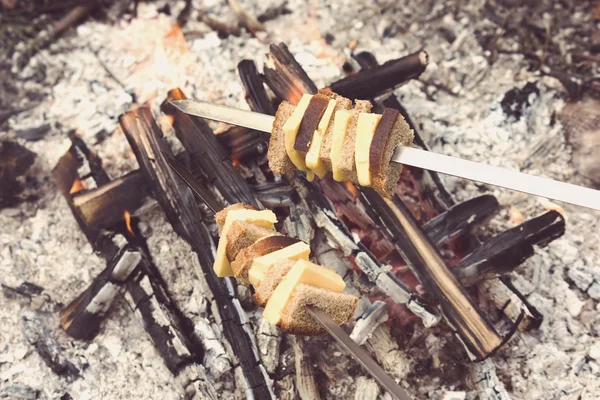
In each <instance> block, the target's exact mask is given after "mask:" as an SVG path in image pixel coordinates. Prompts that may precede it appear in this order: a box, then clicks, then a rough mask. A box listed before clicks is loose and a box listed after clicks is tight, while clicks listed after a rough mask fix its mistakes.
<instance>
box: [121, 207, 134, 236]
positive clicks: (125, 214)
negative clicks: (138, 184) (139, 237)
mask: <svg viewBox="0 0 600 400" xmlns="http://www.w3.org/2000/svg"><path fill="white" fill-rule="evenodd" d="M123 217H124V218H125V226H127V232H129V233H130V234H131V236H135V233H133V229H131V214H130V213H129V211H127V210H125V211H124V212H123Z"/></svg>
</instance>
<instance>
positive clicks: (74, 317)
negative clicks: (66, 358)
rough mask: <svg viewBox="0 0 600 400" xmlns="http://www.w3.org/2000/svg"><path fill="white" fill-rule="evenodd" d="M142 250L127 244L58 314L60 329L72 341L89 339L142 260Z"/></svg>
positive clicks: (98, 327)
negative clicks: (71, 338) (72, 339)
mask: <svg viewBox="0 0 600 400" xmlns="http://www.w3.org/2000/svg"><path fill="white" fill-rule="evenodd" d="M142 257H143V256H142V250H141V249H137V248H134V247H132V246H129V245H126V246H124V247H123V248H122V250H121V251H120V252H119V253H118V254H116V255H115V256H114V257H113V258H112V259H111V260H109V261H108V265H107V267H106V268H105V269H104V271H102V272H101V273H100V275H98V276H97V277H96V278H94V280H93V282H92V283H91V284H90V286H89V287H88V288H87V289H86V290H85V291H83V292H82V293H81V294H80V295H79V296H77V297H76V298H75V299H74V300H73V301H71V303H69V304H68V305H67V306H66V307H65V308H63V309H62V310H61V312H60V326H61V327H62V328H63V330H64V331H65V332H66V333H67V334H68V335H69V336H71V337H73V338H75V339H82V340H90V339H92V338H93V337H94V336H96V334H97V333H98V331H99V330H100V324H101V323H102V320H103V319H104V315H105V314H106V312H107V311H108V310H109V308H110V306H111V304H112V302H113V300H114V299H115V297H116V296H117V295H118V294H119V293H120V292H121V288H122V287H123V285H124V283H125V281H126V280H127V279H128V278H129V276H130V275H131V273H132V272H133V270H134V269H135V268H136V267H137V266H138V264H139V263H140V262H141V261H142Z"/></svg>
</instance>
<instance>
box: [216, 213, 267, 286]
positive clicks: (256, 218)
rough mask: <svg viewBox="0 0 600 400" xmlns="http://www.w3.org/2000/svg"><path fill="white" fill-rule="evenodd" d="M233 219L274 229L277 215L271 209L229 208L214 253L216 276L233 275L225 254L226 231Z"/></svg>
mask: <svg viewBox="0 0 600 400" xmlns="http://www.w3.org/2000/svg"><path fill="white" fill-rule="evenodd" d="M235 221H246V222H250V223H251V224H255V225H258V226H262V227H264V228H268V229H274V225H275V222H277V217H276V216H275V214H274V213H273V211H271V210H260V211H258V210H245V209H244V210H231V211H229V212H228V213H227V217H226V218H225V223H224V224H223V229H222V230H221V237H220V239H219V244H218V246H217V254H216V255H215V262H214V264H213V269H214V271H215V273H216V274H217V276H218V277H221V278H222V277H224V276H233V270H232V269H231V264H229V260H228V259H227V255H226V254H225V249H226V248H227V231H229V228H231V224H233V223H234V222H235Z"/></svg>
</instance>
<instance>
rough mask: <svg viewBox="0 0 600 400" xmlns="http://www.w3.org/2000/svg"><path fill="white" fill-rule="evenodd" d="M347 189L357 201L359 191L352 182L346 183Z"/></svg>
mask: <svg viewBox="0 0 600 400" xmlns="http://www.w3.org/2000/svg"><path fill="white" fill-rule="evenodd" d="M346 188H347V189H348V191H349V192H350V193H351V194H352V196H353V197H354V198H355V199H356V198H357V197H358V189H357V188H356V186H354V184H353V183H352V182H350V181H346Z"/></svg>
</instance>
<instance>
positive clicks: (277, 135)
mask: <svg viewBox="0 0 600 400" xmlns="http://www.w3.org/2000/svg"><path fill="white" fill-rule="evenodd" d="M295 109H296V106H294V105H293V104H291V103H288V102H287V101H282V102H281V104H280V105H279V107H278V108H277V113H276V114H275V121H274V122H273V130H272V131H271V139H270V140H269V150H268V152H267V159H268V160H269V168H270V169H271V171H273V172H274V173H276V174H279V175H283V174H285V173H287V172H290V171H292V170H293V169H294V168H295V166H294V163H292V160H290V158H289V157H288V155H287V152H286V150H285V134H284V132H283V125H285V123H286V121H287V120H288V119H289V118H290V117H291V116H292V114H293V113H294V110H295Z"/></svg>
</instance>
